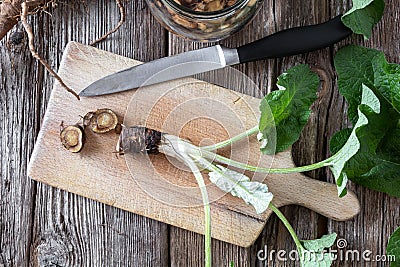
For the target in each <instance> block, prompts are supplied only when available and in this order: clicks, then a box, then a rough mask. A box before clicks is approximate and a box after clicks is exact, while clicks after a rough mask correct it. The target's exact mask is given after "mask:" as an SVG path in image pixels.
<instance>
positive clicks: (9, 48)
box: [0, 0, 400, 266]
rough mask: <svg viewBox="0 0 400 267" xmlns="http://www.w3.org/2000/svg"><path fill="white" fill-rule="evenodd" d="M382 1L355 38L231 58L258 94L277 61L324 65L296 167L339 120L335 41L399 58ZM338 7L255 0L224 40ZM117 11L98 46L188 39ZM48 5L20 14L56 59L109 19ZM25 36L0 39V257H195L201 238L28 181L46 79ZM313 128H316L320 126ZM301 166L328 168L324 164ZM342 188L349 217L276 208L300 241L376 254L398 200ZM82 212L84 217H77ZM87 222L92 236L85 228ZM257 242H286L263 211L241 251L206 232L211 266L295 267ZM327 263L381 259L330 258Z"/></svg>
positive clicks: (179, 260)
mask: <svg viewBox="0 0 400 267" xmlns="http://www.w3.org/2000/svg"><path fill="white" fill-rule="evenodd" d="M64 2H65V1H64ZM385 2H386V5H387V7H386V11H385V15H384V18H383V21H382V22H381V23H380V24H379V25H378V27H377V28H376V29H375V30H374V34H373V36H372V38H371V39H370V40H369V41H366V42H365V43H364V41H363V40H362V38H360V37H352V38H351V39H349V40H348V41H346V42H342V43H341V44H339V45H338V46H336V47H335V49H326V50H324V51H323V52H316V53H308V54H307V55H303V56H299V57H293V58H290V59H277V60H268V61H261V62H258V63H249V64H244V65H240V66H237V67H235V68H238V69H240V70H241V71H243V72H244V73H246V74H247V75H248V76H249V77H250V78H251V79H253V80H254V81H255V83H256V84H257V85H259V86H260V88H261V90H262V92H264V93H266V92H267V91H268V90H271V89H273V88H274V84H275V78H276V76H277V75H279V73H280V72H281V71H282V70H284V69H286V68H287V67H289V66H291V65H293V64H295V63H297V62H306V63H309V64H312V65H314V66H316V67H318V68H321V69H323V70H325V71H326V73H328V76H327V77H326V78H325V79H324V80H326V81H328V84H329V86H330V87H329V89H328V90H326V92H327V93H326V94H324V95H323V96H322V97H321V101H320V102H319V104H318V106H316V107H314V110H315V109H318V110H319V111H320V112H322V113H321V115H318V114H317V115H315V117H313V121H312V122H311V123H310V125H309V126H308V128H307V129H306V131H305V132H304V133H303V136H304V137H303V139H302V141H300V142H299V143H298V144H297V145H296V146H294V151H295V152H294V158H295V162H296V163H297V164H300V163H304V162H313V161H314V160H316V159H321V158H324V157H325V156H327V155H328V149H327V142H328V140H329V137H330V135H331V134H332V133H333V132H335V131H336V130H338V129H340V128H343V127H345V126H346V121H342V119H343V114H344V109H345V103H344V100H343V98H342V97H339V95H338V93H337V87H336V84H335V75H334V73H333V72H332V71H330V70H331V69H332V55H333V54H334V52H335V51H336V50H337V48H338V47H340V46H343V45H344V43H350V42H351V43H359V44H365V45H367V46H370V47H375V48H379V49H383V50H384V51H385V53H386V54H387V55H388V56H389V58H390V60H391V61H394V62H397V63H400V60H399V56H398V55H399V53H400V47H399V45H400V41H399V36H400V32H399V29H400V28H399V27H398V21H399V19H400V7H399V5H398V1H397V0H387V1H385ZM66 5H67V6H66ZM349 7H350V0H340V1H317V0H312V1H299V0H285V1H276V0H265V2H264V7H263V8H262V10H261V11H260V13H259V14H258V15H257V17H256V18H255V19H254V20H253V22H252V23H251V24H250V25H249V26H248V27H246V29H244V30H243V31H241V32H240V33H238V34H236V35H234V36H232V37H231V38H229V39H228V40H226V41H223V43H224V44H227V45H232V46H235V45H237V44H244V43H247V42H249V41H251V40H255V39H258V38H259V37H262V36H265V35H267V34H270V33H273V32H275V31H276V30H279V29H283V28H286V27H290V26H298V25H304V24H306V23H311V22H322V21H324V20H326V19H328V18H330V17H333V16H334V15H336V14H338V13H340V12H343V11H345V10H347V9H348V8H349ZM127 11H128V15H127V22H126V24H124V26H123V27H122V28H121V29H120V31H119V32H118V33H116V34H115V35H113V36H111V37H110V38H109V39H108V40H107V41H106V42H104V43H101V44H99V46H98V47H100V48H102V49H105V50H108V51H111V52H114V53H117V54H120V55H123V56H128V57H131V58H136V59H138V60H141V61H148V60H151V59H155V58H158V57H161V56H164V55H167V54H168V53H169V52H168V51H171V53H172V52H173V53H177V52H180V51H186V50H188V49H190V48H192V47H195V46H198V45H197V44H196V45H193V43H191V42H188V41H183V40H181V39H179V38H176V37H172V36H170V35H168V34H166V32H165V31H164V30H162V29H161V27H160V26H159V25H158V24H157V23H156V22H155V21H154V19H153V18H151V16H150V14H149V13H148V11H147V8H146V5H145V3H144V1H143V0H138V1H129V2H128V3H127ZM52 14H53V15H52V17H50V16H47V15H46V14H40V15H39V16H37V17H32V19H31V22H32V25H33V26H34V31H35V32H36V33H38V34H39V35H38V37H37V40H36V44H37V46H38V50H39V52H40V54H42V55H44V56H45V58H48V59H49V61H50V63H51V65H52V66H53V67H55V68H56V67H57V66H58V65H59V62H60V59H61V54H62V51H63V50H64V47H65V45H66V44H67V42H69V41H71V40H76V41H79V42H82V43H88V42H89V41H91V40H93V39H95V38H96V37H98V36H100V35H102V34H103V33H104V32H106V31H107V30H108V29H109V28H111V27H112V26H113V25H115V24H116V23H117V21H118V13H117V9H116V8H115V6H114V3H113V1H110V0H102V1H92V2H89V3H87V5H86V6H83V5H81V4H76V3H74V2H73V1H68V4H60V5H59V7H58V8H57V9H55V10H52ZM16 30H19V31H20V30H21V28H20V26H17V27H15V28H14V29H13V31H16ZM8 37H9V36H8ZM26 43H27V40H26V39H23V40H22V43H20V44H11V43H10V42H8V40H7V39H3V40H2V41H1V42H0V65H1V68H0V84H1V85H0V104H1V107H6V108H3V109H1V110H0V122H1V128H0V132H1V135H0V140H1V142H0V151H1V161H0V164H1V178H0V192H1V193H0V196H1V197H0V266H2V265H4V266H23V265H28V264H29V263H31V264H32V265H36V263H37V262H38V258H39V259H40V261H41V262H42V266H57V265H56V262H57V260H58V259H59V263H60V264H58V265H59V266H76V265H89V263H88V262H89V261H90V264H92V265H96V264H97V265H98V266H100V265H103V266H199V265H201V262H202V259H203V258H202V254H203V252H202V250H201V247H200V246H201V245H202V237H201V236H200V235H198V234H194V233H192V232H188V231H185V230H182V229H178V228H175V227H169V226H167V225H163V224H160V223H157V222H155V221H153V220H150V219H146V218H144V217H141V216H137V215H134V214H131V213H129V212H124V211H122V210H119V209H116V208H112V207H109V206H107V205H102V204H99V203H97V202H95V201H92V200H87V199H84V198H82V197H78V196H75V195H73V194H69V193H65V192H64V191H60V190H58V189H54V188H51V187H48V186H45V185H41V184H36V183H31V182H30V180H29V179H28V178H27V176H26V167H27V161H28V158H29V156H30V154H31V151H32V148H33V144H34V141H35V140H34V139H35V137H36V135H37V133H38V131H39V128H40V123H41V119H42V118H43V116H44V110H45V108H46V104H47V102H48V98H49V95H50V92H51V88H52V86H53V79H52V78H51V77H49V76H48V74H47V73H46V72H45V71H44V70H43V68H42V67H41V66H38V65H37V63H36V62H35V61H34V60H32V59H31V57H30V55H29V51H28V49H27V47H26ZM316 63H318V64H316ZM243 92H245V91H243ZM248 93H249V94H253V93H254V92H248ZM253 95H254V94H253ZM256 96H257V95H256ZM28 114H29V115H28ZM318 123H319V124H318ZM322 125H325V126H324V128H319V127H320V126H322ZM309 137H310V138H311V139H310V138H309ZM325 174H326V175H325ZM308 175H310V176H313V177H314V178H324V177H330V176H329V172H328V173H326V172H325V170H321V171H319V172H317V173H311V174H308ZM330 180H331V179H330ZM351 189H352V190H355V191H356V194H357V196H358V197H359V198H360V200H361V202H362V203H361V204H362V207H363V208H362V211H361V214H360V215H359V216H358V217H357V218H356V219H353V220H351V221H348V222H334V221H330V220H327V219H325V218H324V217H323V216H319V215H317V214H316V213H314V212H311V211H309V210H307V209H305V208H301V207H297V206H290V207H286V208H284V209H283V211H284V213H285V215H286V216H287V217H288V219H289V220H290V222H291V223H292V224H294V228H295V230H296V231H297V232H298V233H299V236H300V237H301V238H304V239H309V238H315V237H318V236H320V235H322V234H324V233H326V232H332V231H336V232H338V234H339V237H341V238H345V239H347V240H348V243H349V248H357V249H370V250H372V251H374V253H380V252H383V251H384V249H385V246H386V242H387V239H388V235H389V234H390V233H391V232H393V231H394V229H395V228H396V227H397V226H399V225H400V222H399V213H400V210H399V207H400V203H399V200H398V199H395V198H391V197H388V196H386V195H384V194H380V193H376V192H373V191H371V190H368V189H364V188H361V187H359V186H355V185H352V186H351ZM82 213H84V214H90V215H92V216H86V217H83V216H84V215H82ZM96 214H100V215H96ZM95 215H96V216H95ZM30 218H31V219H30ZM99 218H100V219H99ZM98 226H99V227H98ZM96 230H98V231H101V233H100V234H93V233H94V231H96ZM124 233H127V235H124ZM54 240H56V242H55V241H54ZM146 240H147V241H146ZM57 244H58V245H57ZM60 244H61V245H60ZM64 244H68V246H65V245H64ZM39 245H41V246H39ZM197 245H199V247H197ZM265 245H266V246H267V248H269V249H285V250H289V249H293V248H294V245H293V242H292V241H291V240H290V237H289V236H288V234H287V232H286V230H285V228H284V227H283V226H282V225H281V224H280V223H279V220H278V219H277V218H276V217H275V216H272V217H271V218H270V220H269V222H268V223H267V225H266V226H265V228H264V231H263V233H262V235H261V236H260V238H259V239H258V241H257V243H256V245H254V246H252V247H251V248H250V249H242V248H239V247H237V246H234V245H230V244H227V243H223V242H219V241H215V242H214V244H213V249H214V251H215V253H214V260H215V262H216V265H215V266H226V263H227V262H228V261H230V260H232V261H234V262H235V263H236V264H235V266H298V265H297V264H294V263H293V262H290V261H289V262H281V261H278V260H277V259H276V258H273V259H272V260H271V261H269V262H266V261H259V260H257V257H256V253H257V251H258V250H259V249H261V248H264V247H265ZM56 248H57V249H56ZM60 248H61V249H60ZM46 259H50V260H47V261H46ZM65 259H67V260H65ZM62 263H64V265H63V264H62ZM334 266H387V264H385V263H382V262H373V263H365V262H364V263H359V262H340V261H337V262H335V264H334Z"/></svg>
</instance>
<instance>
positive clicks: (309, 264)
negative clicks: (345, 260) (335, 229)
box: [300, 233, 337, 267]
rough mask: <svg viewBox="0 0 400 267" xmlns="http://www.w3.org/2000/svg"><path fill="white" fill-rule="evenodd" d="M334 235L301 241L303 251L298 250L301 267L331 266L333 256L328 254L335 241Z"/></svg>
mask: <svg viewBox="0 0 400 267" xmlns="http://www.w3.org/2000/svg"><path fill="white" fill-rule="evenodd" d="M336 237H337V235H336V233H333V234H330V235H324V236H322V237H321V238H320V239H315V240H302V241H301V244H302V245H303V248H304V249H300V253H301V255H300V256H301V258H300V259H301V266H302V267H328V266H331V265H332V261H333V259H334V255H333V254H332V253H330V252H328V249H329V248H330V247H331V246H333V244H334V243H335V240H336Z"/></svg>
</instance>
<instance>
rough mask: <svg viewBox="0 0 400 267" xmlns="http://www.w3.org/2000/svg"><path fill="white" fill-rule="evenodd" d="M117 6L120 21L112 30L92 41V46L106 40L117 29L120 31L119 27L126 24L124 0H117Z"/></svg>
mask: <svg viewBox="0 0 400 267" xmlns="http://www.w3.org/2000/svg"><path fill="white" fill-rule="evenodd" d="M115 2H116V4H117V6H118V7H119V13H120V19H119V22H118V24H117V26H115V28H114V29H112V30H111V31H109V32H107V33H106V34H104V35H103V36H101V37H100V38H98V39H97V40H95V41H93V42H91V43H90V45H91V46H94V45H96V44H98V43H100V42H102V41H104V40H105V39H107V37H108V36H110V35H111V34H113V33H115V32H116V31H118V29H119V28H120V27H121V26H122V24H124V22H125V17H126V15H125V8H124V6H123V4H122V0H115Z"/></svg>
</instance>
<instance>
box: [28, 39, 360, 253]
mask: <svg viewBox="0 0 400 267" xmlns="http://www.w3.org/2000/svg"><path fill="white" fill-rule="evenodd" d="M136 64H139V62H137V61H134V60H131V59H129V58H124V57H120V56H117V55H115V54H112V53H109V52H105V51H102V50H98V49H95V48H93V47H90V46H84V45H81V44H79V43H76V42H71V43H69V44H68V45H67V47H66V49H65V51H64V54H63V59H62V61H61V64H60V68H59V71H58V73H59V75H60V76H61V77H62V78H63V81H64V82H65V83H66V84H67V85H68V86H69V87H70V88H73V89H74V90H75V91H77V92H80V91H81V90H82V89H83V88H85V87H86V86H88V85H89V84H90V83H92V82H93V81H96V80H98V79H99V78H101V77H104V76H107V75H109V74H111V73H114V72H117V71H120V70H122V69H125V68H128V67H131V66H134V65H136ZM259 102H260V100H259V99H258V98H254V97H250V96H247V95H243V94H240V93H237V92H234V91H231V90H228V89H225V88H222V87H219V86H215V85H212V84H209V83H206V82H202V81H199V80H195V79H190V78H186V79H180V80H176V81H169V82H164V83H162V84H157V85H152V86H148V87H145V88H139V89H137V90H132V91H127V92H123V93H119V94H113V95H106V96H101V97H95V98H90V97H89V98H87V97H86V98H82V99H81V101H76V100H74V99H72V98H70V97H69V95H68V93H67V92H66V91H65V90H64V89H63V88H62V87H61V86H60V85H59V84H55V86H54V88H53V91H52V94H51V98H50V101H49V103H48V106H47V110H46V115H45V117H44V119H43V124H42V128H41V131H40V133H39V135H38V139H37V142H36V145H35V149H34V151H33V153H32V157H31V160H30V163H29V166H28V175H29V177H31V178H32V179H34V180H36V181H40V182H43V183H46V184H49V185H51V186H54V187H57V188H61V189H63V190H66V191H69V192H72V193H76V194H78V195H82V196H85V197H88V198H92V199H95V200H97V201H100V202H103V203H105V204H108V205H111V206H115V207H118V208H122V209H125V210H128V211H131V212H134V213H136V214H139V215H143V216H146V217H149V218H152V219H156V220H159V221H162V222H165V223H168V224H171V225H174V226H179V227H181V228H184V229H187V230H191V231H194V232H197V233H203V229H204V226H203V217H204V216H203V208H202V207H201V205H202V200H201V198H200V194H199V191H198V188H197V183H196V182H195V179H194V177H193V176H192V174H191V172H190V171H187V170H185V169H183V168H182V166H179V164H175V165H171V163H172V164H173V163H174V162H173V161H172V162H170V160H168V159H167V158H166V157H164V156H163V155H158V156H154V157H147V156H143V155H142V156H141V155H129V154H127V155H125V156H124V157H122V158H121V157H116V156H115V155H114V154H113V153H112V152H113V150H114V149H115V148H114V147H115V145H116V143H117V140H118V135H116V134H104V135H103V136H99V135H96V134H93V133H92V132H90V131H86V142H85V147H84V149H83V151H82V152H80V153H79V154H73V153H70V152H69V151H67V150H65V149H64V148H63V147H62V145H61V144H60V137H59V128H60V122H61V121H63V122H64V123H65V124H66V125H68V124H71V123H72V124H73V123H75V121H76V120H77V118H79V117H80V116H83V115H84V114H86V113H87V112H89V111H91V110H96V109H97V108H104V107H107V108H110V109H112V110H113V111H115V112H116V114H117V115H119V117H120V118H123V117H124V120H123V124H124V125H126V126H134V125H143V126H146V127H148V128H150V129H156V130H158V131H161V132H165V133H170V134H173V135H177V136H180V137H182V138H184V139H187V140H191V141H192V142H193V143H194V144H196V145H199V144H201V142H203V141H204V140H211V141H212V142H213V143H217V142H221V141H223V140H226V139H228V138H230V137H233V136H235V135H238V134H240V133H241V132H243V131H245V130H247V129H250V128H252V127H253V126H254V125H257V123H258V118H259V116H260V111H259V109H258V106H259ZM71 120H72V121H71ZM222 154H225V155H226V156H229V157H230V158H232V159H234V160H236V161H239V162H248V164H250V165H253V166H254V165H255V166H262V167H269V166H272V167H273V168H279V167H293V166H294V164H293V163H292V159H291V154H290V152H284V153H280V154H278V155H276V156H261V155H260V152H259V144H258V141H257V140H256V137H255V136H253V137H251V138H250V139H249V141H244V142H240V143H238V144H234V145H233V146H232V147H230V148H228V149H224V151H222ZM58 162H65V164H62V165H60V164H58ZM204 176H205V180H206V181H207V182H206V184H207V185H208V189H207V190H208V194H209V199H210V201H211V202H212V204H211V211H212V214H213V216H212V225H213V232H212V236H213V237H214V238H215V239H218V240H223V241H225V242H228V243H232V244H236V245H239V246H242V247H248V246H250V245H251V244H253V243H254V241H255V239H256V238H257V237H258V234H259V233H260V232H261V230H262V228H263V227H264V224H265V221H266V220H267V218H268V217H269V215H270V214H271V213H270V212H266V213H265V214H262V215H258V214H256V213H255V211H254V209H253V208H252V207H251V206H248V205H246V204H245V203H244V202H243V201H242V200H240V199H238V198H235V197H233V196H231V195H230V194H225V193H223V192H221V190H219V189H218V188H217V187H215V186H213V185H212V184H211V183H210V182H209V181H208V176H207V175H204ZM100 177H101V178H100ZM250 177H252V176H250ZM252 179H253V180H258V181H263V180H264V179H265V180H266V181H267V182H268V186H269V188H270V190H271V192H273V193H274V196H275V197H274V203H275V205H277V206H278V207H280V206H283V205H288V204H298V205H302V206H305V207H307V208H310V209H312V210H314V211H317V212H319V213H321V214H323V215H325V216H328V217H330V218H335V219H337V220H346V219H349V218H352V217H354V216H355V215H356V214H357V213H358V210H359V204H358V200H357V198H356V197H355V196H354V195H353V194H352V193H351V192H350V193H349V194H348V195H347V196H346V197H344V198H342V199H338V198H337V189H336V186H335V185H334V184H330V183H323V182H320V181H317V180H313V179H309V178H306V177H304V176H303V175H302V174H293V175H282V174H270V175H268V176H266V177H265V176H264V175H254V176H253V177H252ZM288 185H291V186H289V187H288ZM244 225H245V226H246V227H243V226H244Z"/></svg>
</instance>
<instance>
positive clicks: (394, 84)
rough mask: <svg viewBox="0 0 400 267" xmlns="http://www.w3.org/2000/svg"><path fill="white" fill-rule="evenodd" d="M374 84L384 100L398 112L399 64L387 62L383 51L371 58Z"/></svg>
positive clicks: (399, 107)
mask: <svg viewBox="0 0 400 267" xmlns="http://www.w3.org/2000/svg"><path fill="white" fill-rule="evenodd" d="M372 67H373V70H374V78H375V79H374V84H375V86H376V88H377V89H378V90H379V92H380V93H381V94H382V96H383V97H384V98H385V99H386V101H387V102H388V103H389V104H390V105H391V106H392V107H393V108H394V109H395V110H396V111H397V112H398V113H400V90H394V89H395V88H397V89H399V88H400V65H397V64H389V63H388V62H387V61H386V58H385V55H384V54H383V53H379V54H377V55H376V56H375V57H374V58H373V60H372Z"/></svg>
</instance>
